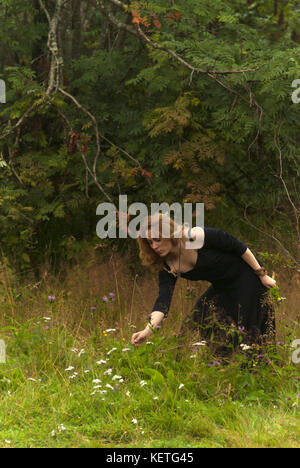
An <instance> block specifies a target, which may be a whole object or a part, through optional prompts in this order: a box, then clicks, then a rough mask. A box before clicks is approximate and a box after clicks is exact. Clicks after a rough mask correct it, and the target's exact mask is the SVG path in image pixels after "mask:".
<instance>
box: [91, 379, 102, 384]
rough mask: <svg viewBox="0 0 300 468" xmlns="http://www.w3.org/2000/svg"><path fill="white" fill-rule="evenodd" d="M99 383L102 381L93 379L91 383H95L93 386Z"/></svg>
mask: <svg viewBox="0 0 300 468" xmlns="http://www.w3.org/2000/svg"><path fill="white" fill-rule="evenodd" d="M101 382H102V381H101V380H100V379H94V380H93V383H95V384H98V383H101Z"/></svg>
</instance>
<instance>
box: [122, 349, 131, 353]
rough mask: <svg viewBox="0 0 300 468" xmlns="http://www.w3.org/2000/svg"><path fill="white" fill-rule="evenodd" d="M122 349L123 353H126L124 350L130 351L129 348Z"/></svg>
mask: <svg viewBox="0 0 300 468" xmlns="http://www.w3.org/2000/svg"><path fill="white" fill-rule="evenodd" d="M122 351H123V353H126V351H131V349H130V348H124V349H122Z"/></svg>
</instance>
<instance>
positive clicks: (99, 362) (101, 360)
mask: <svg viewBox="0 0 300 468" xmlns="http://www.w3.org/2000/svg"><path fill="white" fill-rule="evenodd" d="M106 362H107V361H105V360H104V359H100V361H97V362H96V364H98V366H99V365H100V364H106Z"/></svg>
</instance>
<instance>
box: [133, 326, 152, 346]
mask: <svg viewBox="0 0 300 468" xmlns="http://www.w3.org/2000/svg"><path fill="white" fill-rule="evenodd" d="M151 333H152V332H151V330H149V328H145V329H144V330H142V331H139V332H137V333H134V334H133V335H132V337H131V344H133V345H134V346H138V345H139V344H140V343H142V342H143V341H145V340H146V339H147V338H148V337H149V336H150V335H151Z"/></svg>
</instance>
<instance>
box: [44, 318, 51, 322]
mask: <svg viewBox="0 0 300 468" xmlns="http://www.w3.org/2000/svg"><path fill="white" fill-rule="evenodd" d="M43 319H44V320H45V321H46V322H49V321H50V320H51V317H43Z"/></svg>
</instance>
